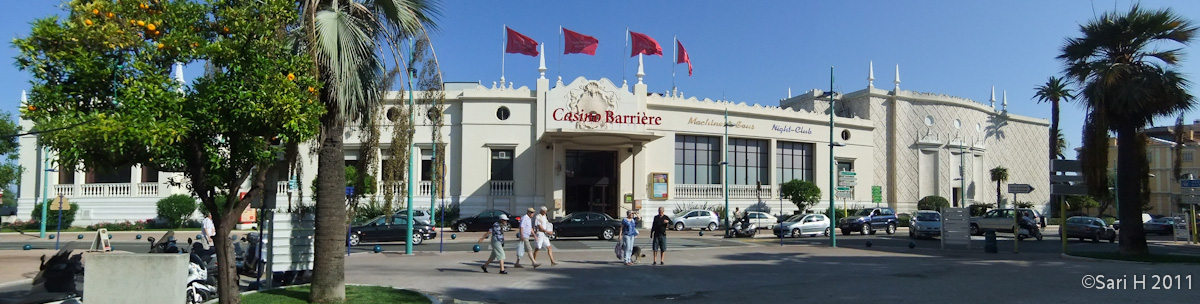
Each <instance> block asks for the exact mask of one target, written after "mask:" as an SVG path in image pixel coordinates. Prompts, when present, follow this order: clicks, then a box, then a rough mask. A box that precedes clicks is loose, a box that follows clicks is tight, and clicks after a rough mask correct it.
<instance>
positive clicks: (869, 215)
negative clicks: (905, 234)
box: [838, 208, 896, 235]
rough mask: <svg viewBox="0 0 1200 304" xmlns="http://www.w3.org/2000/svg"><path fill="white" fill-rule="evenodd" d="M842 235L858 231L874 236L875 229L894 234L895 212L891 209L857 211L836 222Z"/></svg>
mask: <svg viewBox="0 0 1200 304" xmlns="http://www.w3.org/2000/svg"><path fill="white" fill-rule="evenodd" d="M838 227H839V228H841V230H842V234H843V235H848V234H850V232H853V231H858V232H859V233H861V234H864V235H865V234H875V231H876V229H880V228H882V229H884V232H887V234H894V233H896V211H895V210H892V208H869V209H863V210H860V211H858V213H857V214H855V215H851V216H848V217H846V218H843V219H841V220H839V221H838Z"/></svg>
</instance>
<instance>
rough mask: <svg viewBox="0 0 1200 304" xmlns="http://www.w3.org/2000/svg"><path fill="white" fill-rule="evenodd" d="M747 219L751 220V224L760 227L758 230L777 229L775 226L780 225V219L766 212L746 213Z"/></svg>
mask: <svg viewBox="0 0 1200 304" xmlns="http://www.w3.org/2000/svg"><path fill="white" fill-rule="evenodd" d="M746 217H747V218H749V219H750V223H751V224H755V225H758V229H775V224H778V223H779V219H778V218H775V216H774V215H770V214H767V213H766V212H759V211H750V212H746Z"/></svg>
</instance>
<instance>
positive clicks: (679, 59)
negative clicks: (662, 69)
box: [675, 40, 692, 76]
mask: <svg viewBox="0 0 1200 304" xmlns="http://www.w3.org/2000/svg"><path fill="white" fill-rule="evenodd" d="M675 46H677V47H679V54H677V55H675V64H680V63H684V62H687V64H688V76H692V57H689V56H688V53H687V50H686V49H684V48H683V43H681V42H679V40H675Z"/></svg>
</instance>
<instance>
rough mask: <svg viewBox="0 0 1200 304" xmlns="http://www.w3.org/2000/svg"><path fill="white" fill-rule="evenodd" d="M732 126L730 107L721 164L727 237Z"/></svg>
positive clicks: (726, 111)
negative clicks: (730, 135) (730, 129)
mask: <svg viewBox="0 0 1200 304" xmlns="http://www.w3.org/2000/svg"><path fill="white" fill-rule="evenodd" d="M731 126H733V124H731V123H729V109H725V137H724V143H725V149H724V150H725V151H722V152H724V153H721V159H722V161H721V166H723V167H724V169H725V176H724V177H723V178H721V183H723V184H725V191H722V193H724V194H725V237H729V228H730V227H729V216H730V214H729V159H728V155H729V127H731Z"/></svg>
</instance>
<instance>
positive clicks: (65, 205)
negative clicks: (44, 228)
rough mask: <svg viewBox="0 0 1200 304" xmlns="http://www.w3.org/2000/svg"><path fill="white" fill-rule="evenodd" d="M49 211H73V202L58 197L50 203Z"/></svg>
mask: <svg viewBox="0 0 1200 304" xmlns="http://www.w3.org/2000/svg"><path fill="white" fill-rule="evenodd" d="M49 210H62V211H69V210H71V202H70V201H67V198H65V197H62V196H59V197H56V198H54V199H53V200H51V201H50V206H49Z"/></svg>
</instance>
